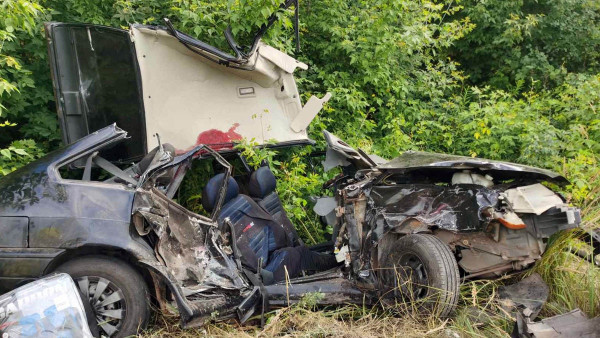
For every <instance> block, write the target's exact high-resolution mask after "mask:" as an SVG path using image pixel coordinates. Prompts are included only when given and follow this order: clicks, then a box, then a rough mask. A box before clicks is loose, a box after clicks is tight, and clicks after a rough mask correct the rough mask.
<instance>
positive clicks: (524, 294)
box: [498, 273, 550, 319]
mask: <svg viewBox="0 0 600 338" xmlns="http://www.w3.org/2000/svg"><path fill="white" fill-rule="evenodd" d="M549 292H550V289H549V288H548V285H546V283H545V282H544V280H543V279H542V277H541V276H540V275H539V274H537V273H533V274H531V275H530V276H528V277H526V278H524V279H522V280H521V281H519V282H517V283H515V284H512V285H503V286H501V287H499V288H498V293H499V295H500V304H501V305H502V307H503V308H504V309H505V310H506V311H507V312H514V311H518V309H523V308H527V309H529V310H528V311H527V314H528V317H529V318H530V319H535V317H537V315H538V314H539V313H540V311H541V310H542V306H544V304H545V303H546V300H548V294H549Z"/></svg>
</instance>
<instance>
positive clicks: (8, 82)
mask: <svg viewBox="0 0 600 338" xmlns="http://www.w3.org/2000/svg"><path fill="white" fill-rule="evenodd" d="M40 11H41V7H40V6H39V5H38V4H35V3H31V2H28V1H23V0H5V1H4V2H2V4H0V118H1V117H2V115H3V113H4V112H5V110H6V106H5V103H6V101H7V98H11V97H14V96H18V95H19V94H20V93H21V89H22V88H23V87H26V86H32V81H31V77H30V76H31V72H29V71H28V70H26V69H24V68H23V67H22V61H21V60H20V59H19V58H18V57H15V56H13V55H10V54H11V52H13V51H14V48H15V46H18V43H19V41H18V38H19V37H20V36H22V35H27V36H32V35H33V34H34V29H35V27H36V19H37V17H38V15H39V13H40ZM9 108H12V107H10V106H9ZM8 112H9V113H13V111H12V109H11V110H8ZM16 125H17V124H16V123H14V122H9V120H5V121H4V122H0V129H1V130H2V133H0V141H1V140H2V138H3V137H2V136H4V138H5V139H6V135H8V134H9V133H8V132H6V131H5V130H6V128H7V127H15V126H16ZM11 140H12V138H11V139H8V141H9V144H8V146H6V147H2V146H1V143H0V176H3V175H6V174H8V173H9V172H11V171H13V170H15V169H17V168H18V167H20V166H22V165H24V164H26V163H27V162H29V161H31V160H32V159H35V158H36V157H37V156H39V155H41V151H40V150H39V149H38V148H37V146H36V144H35V142H34V141H33V140H15V141H11Z"/></svg>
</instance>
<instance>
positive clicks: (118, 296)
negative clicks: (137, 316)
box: [75, 276, 126, 337]
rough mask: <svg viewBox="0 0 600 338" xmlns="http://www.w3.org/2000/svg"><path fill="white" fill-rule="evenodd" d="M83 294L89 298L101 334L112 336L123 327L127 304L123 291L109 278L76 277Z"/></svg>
mask: <svg viewBox="0 0 600 338" xmlns="http://www.w3.org/2000/svg"><path fill="white" fill-rule="evenodd" d="M75 282H76V283H77V285H78V286H79V289H80V290H81V292H82V294H83V296H84V297H85V298H86V299H88V300H89V302H90V305H91V306H92V310H93V311H94V315H95V316H96V320H97V321H98V326H99V327H100V331H101V332H100V334H101V335H102V336H104V337H111V336H112V335H114V334H115V333H117V332H118V331H119V330H120V329H121V324H122V321H123V317H124V316H125V312H126V306H125V298H124V297H123V292H122V291H121V289H120V288H118V287H117V286H116V285H115V284H114V283H111V282H110V281H109V280H108V279H105V278H102V277H95V276H84V277H79V278H76V279H75Z"/></svg>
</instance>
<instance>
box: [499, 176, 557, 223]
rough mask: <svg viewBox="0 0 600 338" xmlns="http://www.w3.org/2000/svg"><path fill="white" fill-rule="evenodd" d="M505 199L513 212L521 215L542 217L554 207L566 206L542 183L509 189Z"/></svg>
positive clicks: (505, 192)
mask: <svg viewBox="0 0 600 338" xmlns="http://www.w3.org/2000/svg"><path fill="white" fill-rule="evenodd" d="M503 197H504V198H505V199H506V202H508V203H509V204H510V206H511V208H512V210H513V211H514V212H519V213H534V214H536V215H541V214H542V213H543V212H545V211H547V210H548V209H550V208H552V207H559V206H561V205H564V202H563V200H562V199H561V198H560V197H559V196H558V195H556V194H555V193H554V192H553V191H552V190H550V189H548V188H546V187H545V186H543V185H541V184H540V183H536V184H532V185H526V186H522V187H516V188H513V189H508V190H506V191H504V194H503Z"/></svg>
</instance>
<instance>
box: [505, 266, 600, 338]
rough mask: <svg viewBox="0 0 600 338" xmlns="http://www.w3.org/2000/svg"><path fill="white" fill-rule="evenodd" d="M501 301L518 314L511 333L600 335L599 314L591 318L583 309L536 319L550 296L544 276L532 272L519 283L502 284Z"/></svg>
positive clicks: (547, 337)
mask: <svg viewBox="0 0 600 338" xmlns="http://www.w3.org/2000/svg"><path fill="white" fill-rule="evenodd" d="M498 291H499V294H500V304H501V306H502V307H503V308H504V310H506V311H507V312H509V313H512V314H513V315H514V316H515V317H516V323H515V327H514V330H513V333H512V337H515V338H517V337H518V338H530V337H535V338H552V337H563V338H570V337H600V317H596V318H592V319H589V318H588V317H587V316H586V315H585V314H584V313H583V312H582V311H581V310H579V309H575V310H573V311H570V312H567V313H564V314H561V315H557V316H554V317H549V318H544V319H541V320H539V321H536V322H534V321H533V320H534V319H535V318H536V317H537V316H538V314H539V313H540V311H541V310H542V307H543V306H544V304H545V303H546V300H547V299H548V293H549V289H548V285H546V283H545V282H544V280H543V279H542V277H541V276H540V275H539V274H537V273H534V274H531V275H530V276H528V277H527V278H524V279H523V280H521V281H519V282H518V283H515V284H512V285H507V286H502V287H500V288H499V290H498Z"/></svg>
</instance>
